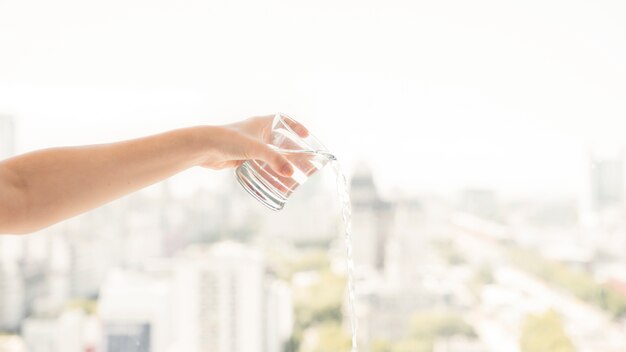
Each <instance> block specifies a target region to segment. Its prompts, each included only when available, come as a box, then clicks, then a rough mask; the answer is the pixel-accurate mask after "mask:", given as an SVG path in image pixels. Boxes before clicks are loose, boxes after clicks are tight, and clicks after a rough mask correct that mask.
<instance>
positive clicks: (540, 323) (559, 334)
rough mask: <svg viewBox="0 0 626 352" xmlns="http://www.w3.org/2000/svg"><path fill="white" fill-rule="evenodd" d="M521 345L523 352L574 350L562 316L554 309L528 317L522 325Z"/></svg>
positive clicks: (566, 351)
mask: <svg viewBox="0 0 626 352" xmlns="http://www.w3.org/2000/svg"><path fill="white" fill-rule="evenodd" d="M520 347H521V351H522V352H574V346H573V345H572V342H571V340H570V339H569V337H568V336H567V334H566V333H565V330H564V329H563V324H562V322H561V318H560V317H559V315H558V314H557V313H556V312H555V311H553V310H550V311H547V312H546V313H544V314H541V315H530V316H528V317H527V318H526V321H525V322H524V325H523V326H522V334H521V337H520Z"/></svg>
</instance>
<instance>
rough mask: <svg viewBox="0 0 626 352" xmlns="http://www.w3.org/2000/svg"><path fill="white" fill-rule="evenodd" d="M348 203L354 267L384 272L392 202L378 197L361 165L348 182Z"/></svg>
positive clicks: (366, 167) (371, 178)
mask: <svg viewBox="0 0 626 352" xmlns="http://www.w3.org/2000/svg"><path fill="white" fill-rule="evenodd" d="M350 200H351V202H352V236H353V239H354V243H353V250H354V262H355V265H356V266H357V267H360V268H362V269H363V270H365V271H367V270H368V269H373V270H377V271H380V270H383V268H384V266H385V253H386V246H387V239H388V238H389V235H390V232H391V230H392V229H391V228H392V220H393V219H392V216H393V211H392V206H391V203H389V202H385V201H383V200H382V199H381V197H380V196H379V195H378V191H377V189H376V184H375V183H374V177H373V175H372V172H371V170H370V169H369V167H368V166H367V165H365V164H363V163H362V164H359V165H358V166H357V168H356V170H355V172H354V175H353V176H352V179H351V180H350ZM342 228H343V227H342ZM363 270H359V271H363Z"/></svg>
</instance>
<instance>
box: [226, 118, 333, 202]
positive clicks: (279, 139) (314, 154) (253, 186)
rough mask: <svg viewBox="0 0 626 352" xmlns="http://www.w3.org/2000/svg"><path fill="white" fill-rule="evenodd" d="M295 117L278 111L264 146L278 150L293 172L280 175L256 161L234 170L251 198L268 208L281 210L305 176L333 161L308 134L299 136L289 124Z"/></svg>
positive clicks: (265, 164)
mask: <svg viewBox="0 0 626 352" xmlns="http://www.w3.org/2000/svg"><path fill="white" fill-rule="evenodd" d="M294 124H296V122H295V120H294V119H292V118H290V117H289V116H287V115H284V114H281V113H278V114H276V116H275V117H274V120H273V121H272V129H271V131H270V134H269V137H268V139H269V140H268V141H267V142H268V145H269V146H270V147H271V148H274V149H275V150H277V151H279V152H280V153H282V154H283V155H284V156H285V157H286V158H287V160H289V162H290V163H291V165H292V166H293V170H294V172H293V175H291V177H284V176H281V175H279V174H277V173H276V172H274V170H272V169H271V168H270V166H269V164H267V163H265V162H263V161H260V160H247V161H245V162H244V163H243V164H241V165H240V166H239V167H238V168H237V169H236V170H235V174H236V175H237V180H238V181H239V183H240V184H241V186H243V188H244V189H245V190H246V191H248V193H250V195H252V196H253V197H254V198H256V199H257V200H258V201H259V202H261V203H262V204H263V205H265V206H266V207H268V208H270V209H272V210H281V209H282V208H283V207H284V206H285V202H286V201H287V199H288V198H289V196H290V195H291V194H292V193H293V192H294V191H295V189H296V188H297V187H298V186H300V185H301V184H303V183H304V182H305V181H306V180H307V179H308V178H309V176H311V175H312V174H314V173H315V172H316V171H317V170H320V169H321V168H323V167H324V165H326V164H327V163H328V162H329V161H331V160H335V157H334V156H333V155H332V154H330V153H329V152H328V151H327V150H326V147H324V145H322V143H320V141H319V140H317V138H315V137H314V136H313V135H311V134H310V133H309V135H308V136H307V137H301V136H299V135H298V134H297V133H296V132H295V131H294V130H293V129H292V127H291V126H293V125H294Z"/></svg>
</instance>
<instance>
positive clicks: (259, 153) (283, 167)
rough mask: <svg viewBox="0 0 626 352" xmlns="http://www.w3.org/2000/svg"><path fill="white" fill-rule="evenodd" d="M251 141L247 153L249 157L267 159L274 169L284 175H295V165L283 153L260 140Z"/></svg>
mask: <svg viewBox="0 0 626 352" xmlns="http://www.w3.org/2000/svg"><path fill="white" fill-rule="evenodd" d="M251 142H252V143H251V145H250V146H249V147H248V153H247V154H248V158H249V159H255V160H262V161H265V162H266V163H268V164H269V165H270V167H271V168H272V170H274V171H275V172H276V173H278V174H280V175H282V176H285V177H289V176H291V175H293V166H291V164H290V163H289V161H288V160H287V158H285V157H284V156H283V155H282V154H280V153H279V152H277V151H275V150H274V149H272V148H270V147H269V146H267V144H265V143H262V142H258V141H251Z"/></svg>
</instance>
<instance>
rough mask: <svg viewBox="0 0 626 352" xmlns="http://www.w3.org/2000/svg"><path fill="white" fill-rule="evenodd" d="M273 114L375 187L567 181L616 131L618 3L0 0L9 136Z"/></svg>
mask: <svg viewBox="0 0 626 352" xmlns="http://www.w3.org/2000/svg"><path fill="white" fill-rule="evenodd" d="M274 111H284V112H287V113H289V114H291V115H293V116H294V117H296V118H297V119H299V120H301V121H302V122H304V123H305V124H306V125H308V126H309V128H310V129H311V130H313V131H314V132H315V134H316V135H318V137H320V139H322V140H323V141H325V143H326V144H327V146H329V147H330V148H331V149H332V150H333V151H334V152H335V153H336V154H337V155H338V156H339V157H340V158H341V159H343V160H344V163H345V164H347V165H348V166H349V167H350V166H353V165H354V163H355V161H356V160H358V159H364V160H367V161H368V162H369V163H370V164H371V165H372V166H373V167H374V170H375V172H376V176H377V178H378V180H379V182H380V184H381V186H382V187H383V188H384V189H386V190H390V189H393V188H402V189H407V190H411V191H429V190H437V191H440V190H447V189H456V188H459V187H465V186H485V187H493V188H495V189H498V190H500V191H503V192H512V193H515V192H517V193H528V192H533V193H536V192H545V191H546V190H550V191H552V192H561V191H564V192H565V191H569V192H575V191H576V189H577V187H578V186H577V182H578V179H579V176H580V173H581V172H580V171H581V161H580V158H581V154H582V150H583V148H584V146H585V145H588V144H589V143H591V142H594V141H595V142H597V141H603V142H604V141H611V142H614V143H615V142H616V143H620V144H621V143H623V142H624V140H625V139H626V137H625V136H626V128H625V127H626V2H624V1H623V0H611V1H610V0H597V1H589V0H587V1H583V0H555V1H545V0H526V1H516V2H511V1H497V0H477V1H465V0H444V1H413V0H404V1H400V0H386V1H382V0H381V1H371V0H365V1H363V0H361V1H356V0H351V1H338V0H332V1H331V0H318V1H293V0H273V1H253V0H249V1H231V0H228V1H227V0H217V1H216V0H213V1H195V0H186V1H181V0H176V1H174V0H170V1H165V0H108V1H85V0H57V1H45V0H0V113H3V112H4V113H10V114H12V115H14V116H15V118H16V119H17V122H18V126H19V133H18V142H19V144H18V150H19V151H22V152H23V151H27V150H31V149H34V148H39V147H46V146H53V145H66V144H79V143H95V142H104V141H109V140H112V139H120V138H126V137H133V136H137V135H142V134H148V133H152V132H157V131H161V130H164V129H167V128H174V127H182V126H187V125H191V124H198V123H208V124H212V123H222V122H228V121H233V120H237V119H240V118H244V117H247V116H250V115H254V114H259V113H271V112H274ZM202 175H204V174H202ZM189 177H191V176H189ZM184 179H185V176H183V177H179V178H177V180H178V183H183V182H181V181H182V180H184ZM196 182H202V181H201V180H200V181H198V180H196ZM176 183H177V182H176V181H175V182H174V184H176Z"/></svg>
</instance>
